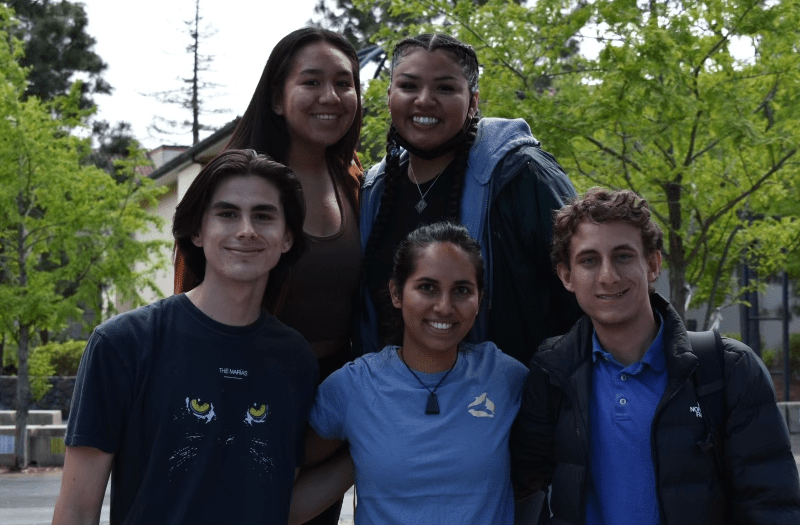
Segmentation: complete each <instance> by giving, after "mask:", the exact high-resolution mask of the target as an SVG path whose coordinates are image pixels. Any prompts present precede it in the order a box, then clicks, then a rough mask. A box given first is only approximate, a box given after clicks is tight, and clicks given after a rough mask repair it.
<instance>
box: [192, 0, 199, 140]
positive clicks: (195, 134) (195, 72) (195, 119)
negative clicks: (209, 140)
mask: <svg viewBox="0 0 800 525" xmlns="http://www.w3.org/2000/svg"><path fill="white" fill-rule="evenodd" d="M192 37H193V39H194V42H193V43H192V47H193V48H194V67H193V69H192V145H194V144H197V143H198V142H200V102H199V94H198V91H199V89H200V88H199V85H198V82H199V81H198V78H197V77H198V76H199V72H200V55H199V53H200V0H196V1H195V6H194V32H193V33H192Z"/></svg>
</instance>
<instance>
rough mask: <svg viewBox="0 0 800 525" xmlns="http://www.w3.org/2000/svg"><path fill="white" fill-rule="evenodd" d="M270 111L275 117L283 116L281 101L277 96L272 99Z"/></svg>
mask: <svg viewBox="0 0 800 525" xmlns="http://www.w3.org/2000/svg"><path fill="white" fill-rule="evenodd" d="M272 111H274V112H275V114H276V115H283V101H282V100H281V99H280V97H278V95H277V94H276V95H274V96H273V97H272Z"/></svg>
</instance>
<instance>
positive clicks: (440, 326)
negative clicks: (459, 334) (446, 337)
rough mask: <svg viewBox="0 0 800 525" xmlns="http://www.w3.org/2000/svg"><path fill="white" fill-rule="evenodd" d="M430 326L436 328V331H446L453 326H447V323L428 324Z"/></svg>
mask: <svg viewBox="0 0 800 525" xmlns="http://www.w3.org/2000/svg"><path fill="white" fill-rule="evenodd" d="M430 325H431V326H432V327H434V328H436V329H437V330H447V329H448V328H450V327H451V326H453V325H452V324H448V323H433V322H432V323H430Z"/></svg>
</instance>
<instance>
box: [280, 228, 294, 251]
mask: <svg viewBox="0 0 800 525" xmlns="http://www.w3.org/2000/svg"><path fill="white" fill-rule="evenodd" d="M293 244H294V236H292V232H290V231H289V230H286V233H284V234H283V246H281V253H286V252H288V251H289V250H291V249H292V245H293Z"/></svg>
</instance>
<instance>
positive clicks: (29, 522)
mask: <svg viewBox="0 0 800 525" xmlns="http://www.w3.org/2000/svg"><path fill="white" fill-rule="evenodd" d="M792 451H793V452H794V460H795V462H796V463H797V465H798V468H800V434H792ZM60 485H61V469H60V468H49V469H29V470H28V471H26V472H23V473H21V474H9V473H7V472H3V471H0V525H49V524H50V521H51V520H52V518H53V506H54V505H55V501H56V497H57V496H58V489H59V487H60ZM100 524H101V525H108V492H106V498H105V500H104V502H103V510H102V514H101V516H100ZM339 525H353V490H352V489H350V491H348V493H347V494H346V495H345V498H344V505H343V506H342V514H341V517H340V519H339Z"/></svg>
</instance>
